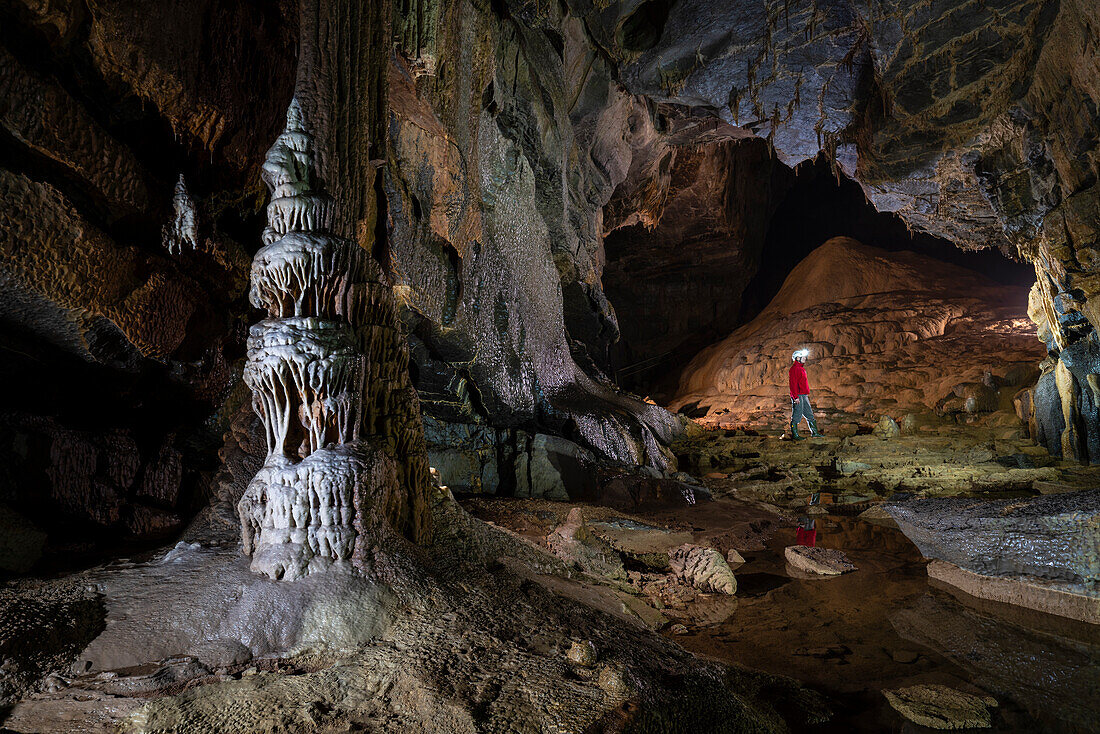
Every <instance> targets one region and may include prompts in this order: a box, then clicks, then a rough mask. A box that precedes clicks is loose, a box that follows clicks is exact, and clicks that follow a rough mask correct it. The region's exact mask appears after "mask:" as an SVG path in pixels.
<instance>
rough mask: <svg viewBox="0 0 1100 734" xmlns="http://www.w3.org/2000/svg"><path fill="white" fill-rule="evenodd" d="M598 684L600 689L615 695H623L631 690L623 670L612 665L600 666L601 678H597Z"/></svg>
mask: <svg viewBox="0 0 1100 734" xmlns="http://www.w3.org/2000/svg"><path fill="white" fill-rule="evenodd" d="M596 685H598V686H599V687H600V690H602V691H603V692H604V693H609V694H611V695H613V696H622V695H625V694H626V693H628V692H629V691H630V687H629V686H627V684H626V681H625V680H624V679H623V674H622V671H620V670H618V669H617V668H613V667H611V666H610V665H603V666H601V667H600V675H599V678H597V679H596Z"/></svg>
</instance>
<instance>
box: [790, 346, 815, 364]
mask: <svg viewBox="0 0 1100 734" xmlns="http://www.w3.org/2000/svg"><path fill="white" fill-rule="evenodd" d="M809 356H810V350H809V349H799V350H798V351H796V352H794V354H792V355H791V361H792V362H797V361H798V358H799V357H801V358H803V359H805V358H806V357H809Z"/></svg>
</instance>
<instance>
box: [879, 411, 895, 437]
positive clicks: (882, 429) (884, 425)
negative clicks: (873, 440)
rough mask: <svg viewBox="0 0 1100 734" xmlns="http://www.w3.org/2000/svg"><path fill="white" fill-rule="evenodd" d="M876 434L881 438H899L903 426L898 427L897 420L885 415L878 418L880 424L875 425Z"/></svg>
mask: <svg viewBox="0 0 1100 734" xmlns="http://www.w3.org/2000/svg"><path fill="white" fill-rule="evenodd" d="M874 434H875V435H876V436H878V437H879V438H897V437H898V436H900V435H901V428H900V427H898V423H897V421H895V420H894V419H893V418H891V417H890V416H888V415H884V416H882V417H881V418H879V420H878V424H877V425H875V429H874Z"/></svg>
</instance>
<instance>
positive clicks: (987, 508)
mask: <svg viewBox="0 0 1100 734" xmlns="http://www.w3.org/2000/svg"><path fill="white" fill-rule="evenodd" d="M888 510H889V512H890V514H891V515H892V516H893V518H894V519H895V520H896V521H897V523H898V527H899V528H901V530H902V532H904V533H905V534H906V535H907V536H909V539H910V540H912V541H913V542H914V543H915V544H916V545H917V547H918V548H920V551H921V553H922V554H924V556H925V557H927V558H938V559H940V560H944V561H949V562H951V563H954V564H955V565H957V566H961V567H962V568H966V569H969V570H971V571H975V572H977V573H982V574H986V575H988V576H1008V575H1028V576H1038V577H1040V578H1046V579H1056V580H1062V581H1067V582H1070V583H1073V584H1081V585H1083V587H1084V588H1092V589H1094V588H1095V585H1096V583H1097V581H1100V490H1091V491H1085V492H1071V493H1066V494H1057V495H1048V496H1043V497H1035V498H1028V499H1007V500H993V501H982V500H970V499H962V498H937V499H924V500H914V501H910V502H895V503H893V504H891V505H889V506H888Z"/></svg>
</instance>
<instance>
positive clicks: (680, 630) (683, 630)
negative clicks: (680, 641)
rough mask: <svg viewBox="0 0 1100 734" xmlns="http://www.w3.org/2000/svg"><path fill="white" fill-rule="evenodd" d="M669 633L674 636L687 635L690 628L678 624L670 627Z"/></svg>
mask: <svg viewBox="0 0 1100 734" xmlns="http://www.w3.org/2000/svg"><path fill="white" fill-rule="evenodd" d="M668 631H669V632H671V633H672V634H674V635H686V634H687V633H688V628H687V627H685V626H684V625H682V624H679V623H677V624H674V625H672V626H671V627H669V628H668Z"/></svg>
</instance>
